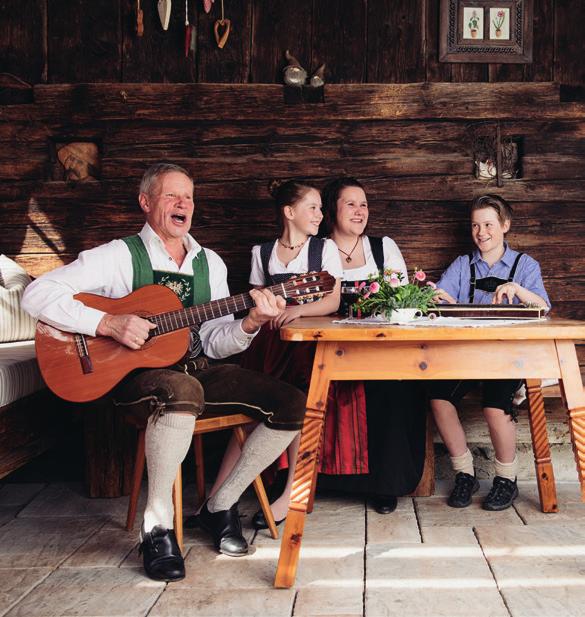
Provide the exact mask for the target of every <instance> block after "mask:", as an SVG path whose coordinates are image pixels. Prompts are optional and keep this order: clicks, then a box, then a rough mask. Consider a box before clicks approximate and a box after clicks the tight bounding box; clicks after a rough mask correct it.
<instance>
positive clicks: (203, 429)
mask: <svg viewBox="0 0 585 617" xmlns="http://www.w3.org/2000/svg"><path fill="white" fill-rule="evenodd" d="M127 420H128V422H130V423H132V424H134V425H135V426H136V427H137V428H138V443H137V445H136V459H135V464H134V477H133V481H132V491H131V493H130V501H129V503H128V516H127V518H126V530H127V531H132V529H133V528H134V520H135V519H136V509H137V506H138V497H139V496H140V487H141V484H142V476H143V474H144V462H145V454H144V440H145V431H146V428H145V427H144V426H143V425H138V424H137V423H136V422H134V419H133V418H130V417H129V418H127ZM254 422H256V420H253V419H252V418H249V417H248V416H246V415H244V414H233V415H214V414H213V413H209V414H208V413H207V412H206V413H205V415H204V416H203V417H200V418H198V419H197V421H196V422H195V430H194V431H193V449H194V452H195V477H196V487H197V496H198V500H197V502H198V505H201V504H202V503H203V502H204V501H205V469H204V466H203V440H202V437H201V436H202V435H203V434H204V433H213V432H214V431H222V430H225V429H228V428H231V429H233V431H234V435H235V436H236V439H237V440H238V443H239V445H240V448H241V447H242V446H243V444H244V442H245V441H246V433H245V431H244V429H243V428H242V427H243V426H245V425H246V424H252V423H254ZM253 486H254V490H255V491H256V496H257V497H258V501H259V502H260V507H261V508H262V512H263V514H264V518H265V519H266V522H267V523H268V529H269V531H270V535H271V536H272V538H274V539H276V538H278V531H277V529H276V523H275V522H274V516H273V515H272V510H271V509H270V503H269V501H268V496H267V495H266V490H265V488H264V483H263V482H262V478H261V477H260V476H258V477H257V478H256V479H255V480H254V482H253ZM173 505H174V509H175V517H174V526H175V534H176V536H177V542H178V543H179V546H180V547H181V550H183V481H182V475H181V466H179V469H178V471H177V477H176V478H175V484H174V486H173Z"/></svg>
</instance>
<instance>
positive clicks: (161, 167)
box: [139, 163, 194, 195]
mask: <svg viewBox="0 0 585 617" xmlns="http://www.w3.org/2000/svg"><path fill="white" fill-rule="evenodd" d="M173 171H177V172H179V173H181V174H184V175H185V176H187V178H189V180H191V182H193V183H194V180H193V176H192V175H191V174H190V173H189V172H188V171H187V170H186V169H185V168H184V167H181V166H180V165H175V163H155V164H154V165H151V166H150V167H149V168H148V169H147V170H146V171H145V172H144V175H143V176H142V180H141V181H140V189H139V192H140V193H146V194H147V195H152V194H153V192H154V189H155V187H156V184H157V182H158V179H159V178H161V177H162V176H164V175H165V174H168V173H171V172H173Z"/></svg>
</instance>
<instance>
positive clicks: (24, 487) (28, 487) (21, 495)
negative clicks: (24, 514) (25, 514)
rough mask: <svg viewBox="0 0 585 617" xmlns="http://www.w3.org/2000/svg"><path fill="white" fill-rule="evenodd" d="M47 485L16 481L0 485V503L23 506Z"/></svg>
mask: <svg viewBox="0 0 585 617" xmlns="http://www.w3.org/2000/svg"><path fill="white" fill-rule="evenodd" d="M46 486H47V485H46V484H41V483H37V482H34V483H33V482H30V483H28V482H18V483H14V484H4V485H2V486H1V487H0V503H2V505H3V506H25V505H26V504H27V503H28V502H29V501H31V500H32V499H33V498H34V497H36V496H37V495H38V494H39V493H40V492H41V491H42V490H43V489H44V488H45V487H46Z"/></svg>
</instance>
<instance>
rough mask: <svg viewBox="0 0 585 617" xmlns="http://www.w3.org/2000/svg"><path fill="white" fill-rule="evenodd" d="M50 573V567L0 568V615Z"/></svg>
mask: <svg viewBox="0 0 585 617" xmlns="http://www.w3.org/2000/svg"><path fill="white" fill-rule="evenodd" d="M50 573H51V569H50V568H10V569H7V570H0V615H4V613H5V612H6V611H7V610H9V609H10V607H11V606H12V605H13V604H15V603H16V602H17V601H18V600H20V599H21V598H23V597H24V596H25V595H26V594H27V593H29V592H30V591H31V590H32V589H33V588H34V587H36V585H38V584H39V583H40V582H41V581H42V580H43V579H44V578H46V577H47V576H48V575H49V574H50Z"/></svg>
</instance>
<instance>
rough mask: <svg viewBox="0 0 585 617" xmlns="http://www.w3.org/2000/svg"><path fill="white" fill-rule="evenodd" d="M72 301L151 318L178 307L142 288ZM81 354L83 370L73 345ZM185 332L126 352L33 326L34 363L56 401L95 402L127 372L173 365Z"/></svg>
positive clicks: (163, 293) (105, 341) (158, 291)
mask: <svg viewBox="0 0 585 617" xmlns="http://www.w3.org/2000/svg"><path fill="white" fill-rule="evenodd" d="M75 299H76V300H79V301H81V302H83V304H85V305H86V306H89V307H92V308H95V309H99V310H101V311H104V312H106V313H110V314H112V315H126V314H131V313H133V314H135V315H140V316H141V317H144V318H145V319H148V318H149V317H150V316H152V315H157V314H159V313H165V312H168V311H175V310H181V309H182V308H183V305H182V304H181V301H180V300H179V299H178V298H177V296H176V295H175V294H174V293H173V292H172V291H171V290H170V289H168V288H167V287H163V286H161V285H148V286H146V287H142V288H141V289H138V290H137V291H134V292H132V293H131V294H129V295H127V296H125V297H123V298H118V299H111V298H104V297H102V296H97V295H95V294H88V293H80V294H77V295H76V296H75ZM80 340H83V343H82V344H83V345H85V348H86V349H87V357H88V360H89V362H86V365H85V369H86V371H87V369H88V368H90V369H91V370H90V371H89V372H84V366H83V363H82V361H81V358H80V353H79V345H80ZM188 346H189V329H188V328H182V329H180V330H175V331H174V332H169V333H167V334H162V335H160V336H157V337H154V338H152V339H150V340H148V341H147V342H146V343H145V344H144V346H143V347H142V348H141V349H139V350H132V349H130V348H128V347H126V346H125V345H121V344H120V343H118V342H117V341H115V340H114V339H112V338H109V337H104V336H97V337H92V336H85V335H78V334H77V335H76V334H70V333H69V332H63V331H62V330H58V329H57V328H54V327H52V326H49V325H48V324H46V323H43V322H38V324H37V332H36V337H35V348H36V353H37V360H38V363H39V367H40V369H41V374H42V376H43V379H44V380H45V382H46V383H47V385H48V386H49V388H50V389H51V390H52V391H53V392H54V393H55V394H56V395H57V396H60V397H61V398H63V399H65V400H67V401H72V402H75V403H82V402H86V401H92V400H95V399H97V398H99V397H101V396H103V395H104V394H107V393H108V392H109V391H110V390H111V389H112V388H113V387H114V386H115V385H116V384H117V383H118V382H120V381H121V380H122V379H123V378H124V377H125V376H126V375H128V373H130V372H131V371H133V370H135V369H138V368H163V367H167V366H170V365H172V364H174V363H175V362H178V361H179V360H180V359H181V358H182V357H183V356H184V355H185V353H186V352H187V349H188Z"/></svg>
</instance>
